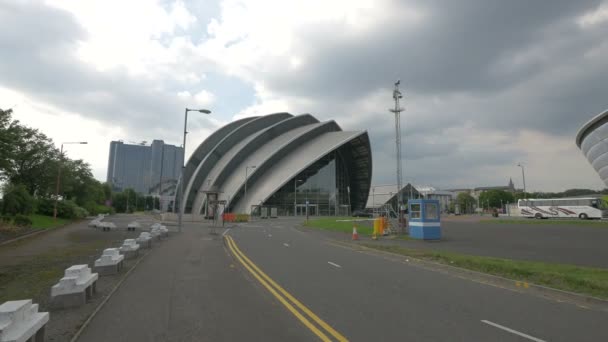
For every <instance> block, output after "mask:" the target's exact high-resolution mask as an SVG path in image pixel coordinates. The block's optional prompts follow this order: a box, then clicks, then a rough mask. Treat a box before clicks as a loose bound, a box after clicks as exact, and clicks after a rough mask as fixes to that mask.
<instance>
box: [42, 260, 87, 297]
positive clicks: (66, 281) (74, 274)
mask: <svg viewBox="0 0 608 342" xmlns="http://www.w3.org/2000/svg"><path fill="white" fill-rule="evenodd" d="M98 278H99V275H98V274H97V273H92V272H91V268H90V267H89V266H88V265H74V266H72V267H70V268H68V269H66V270H65V276H64V277H63V278H61V279H60V280H59V283H57V284H55V285H53V287H51V297H55V296H59V295H65V294H72V293H80V292H84V291H85V290H86V288H87V287H89V286H91V285H92V284H93V283H94V282H95V281H97V279H98Z"/></svg>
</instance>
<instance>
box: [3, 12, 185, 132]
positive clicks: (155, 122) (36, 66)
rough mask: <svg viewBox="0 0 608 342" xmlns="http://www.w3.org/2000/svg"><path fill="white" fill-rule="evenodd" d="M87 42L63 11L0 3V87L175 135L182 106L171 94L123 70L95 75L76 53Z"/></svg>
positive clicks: (86, 114)
mask: <svg viewBox="0 0 608 342" xmlns="http://www.w3.org/2000/svg"><path fill="white" fill-rule="evenodd" d="M15 28H20V29H15ZM21 28H23V29H21ZM85 37H86V33H85V32H84V31H83V29H82V27H81V26H80V25H79V24H78V23H77V22H76V20H75V18H73V17H72V16H71V15H70V14H67V13H66V12H64V11H61V10H57V9H54V8H51V7H47V6H44V5H41V4H39V3H35V2H20V3H16V4H7V3H2V4H0V46H1V47H2V63H0V85H3V86H5V87H8V88H11V89H15V90H19V91H22V92H24V93H26V94H28V96H32V97H33V98H34V99H36V100H42V101H45V102H47V103H50V104H52V105H54V106H56V107H58V108H62V109H68V110H69V111H71V112H74V113H77V114H80V115H82V116H84V117H89V118H92V119H96V120H100V121H104V122H105V123H109V124H112V125H119V126H122V127H124V128H127V129H129V130H131V131H132V132H135V131H137V132H146V133H147V135H148V136H154V137H163V136H165V135H167V134H169V135H171V134H172V132H176V131H178V130H179V127H180V121H181V120H183V119H182V118H183V112H182V110H181V108H184V104H183V103H181V102H180V101H179V99H177V97H176V96H174V95H173V94H172V93H173V92H172V91H170V90H169V89H164V88H158V84H149V83H147V82H146V80H144V79H133V78H131V77H129V76H128V75H127V72H126V70H120V69H116V70H111V71H106V72H98V71H96V70H95V69H94V68H93V67H91V66H88V65H86V64H84V63H83V62H81V61H80V60H78V59H77V57H76V56H75V52H76V49H77V44H78V42H79V41H80V40H81V39H84V38H85ZM172 95H173V96H172ZM117 138H118V137H117Z"/></svg>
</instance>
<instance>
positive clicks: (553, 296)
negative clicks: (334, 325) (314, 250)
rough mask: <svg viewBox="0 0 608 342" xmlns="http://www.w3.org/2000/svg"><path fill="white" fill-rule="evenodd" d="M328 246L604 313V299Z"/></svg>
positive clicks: (350, 246)
mask: <svg viewBox="0 0 608 342" xmlns="http://www.w3.org/2000/svg"><path fill="white" fill-rule="evenodd" d="M328 243H330V244H333V245H334V246H338V247H342V248H348V249H351V250H353V251H356V252H360V253H366V254H372V255H376V256H380V257H384V258H386V259H388V260H392V261H396V262H402V263H406V264H408V265H412V266H416V267H421V268H425V269H429V270H432V271H437V272H442V273H446V274H450V275H452V276H456V277H459V278H462V279H467V280H471V281H475V282H478V283H482V284H486V285H490V286H495V287H499V288H502V289H506V290H510V291H514V292H519V293H526V294H530V295H535V296H539V297H543V298H546V299H550V300H553V301H557V302H567V303H570V304H574V305H577V306H578V307H581V308H585V309H594V310H599V311H604V312H608V300H605V299H602V298H598V297H593V296H590V295H585V294H579V293H575V292H570V291H565V290H560V289H555V288H552V287H547V286H543V285H538V284H534V283H529V282H525V281H521V280H515V279H509V278H505V277H501V276H497V275H492V274H488V273H482V272H478V271H473V270H469V269H466V268H462V267H457V266H452V265H447V264H442V263H438V262H434V261H429V260H423V259H418V258H413V257H410V256H406V255H402V254H397V253H391V252H387V251H382V250H378V249H374V248H370V247H366V246H362V245H359V244H356V243H350V242H344V241H337V240H328Z"/></svg>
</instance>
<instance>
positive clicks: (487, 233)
mask: <svg viewBox="0 0 608 342" xmlns="http://www.w3.org/2000/svg"><path fill="white" fill-rule="evenodd" d="M281 220H282V221H284V220H285V219H281ZM301 221H302V220H301V219H299V220H294V219H287V220H286V222H289V224H290V225H291V226H294V227H300V226H301ZM543 222H547V221H543ZM547 223H549V222H547ZM441 228H442V235H443V236H442V240H441V241H432V242H429V241H418V240H413V241H404V240H386V239H384V240H380V243H388V244H399V245H402V246H403V247H407V248H422V249H433V250H442V251H449V252H457V253H463V254H471V255H481V256H491V257H498V258H507V259H518V260H532V261H543V262H552V263H562V264H573V265H579V266H590V267H602V268H608V227H598V226H590V225H577V224H576V222H573V223H572V224H564V223H559V224H554V225H552V224H522V223H488V222H483V221H481V222H475V221H470V222H459V221H447V220H446V221H443V222H442V223H441ZM305 230H308V231H310V232H311V233H312V234H317V235H320V236H326V237H331V238H333V239H338V240H350V235H349V234H343V233H336V232H326V231H316V230H313V229H306V228H305Z"/></svg>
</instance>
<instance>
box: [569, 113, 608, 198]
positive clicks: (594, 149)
mask: <svg viewBox="0 0 608 342" xmlns="http://www.w3.org/2000/svg"><path fill="white" fill-rule="evenodd" d="M606 139H608V110H607V111H605V112H603V113H601V114H599V115H597V116H596V117H594V118H593V119H591V120H589V121H588V122H587V123H586V124H584V125H583V127H581V129H580V130H579V131H578V134H577V135H576V144H577V145H578V147H579V148H580V149H581V151H583V154H584V155H585V157H587V160H589V162H590V163H591V166H593V168H594V169H595V171H597V173H598V174H599V175H600V178H601V179H602V180H603V181H604V184H606V185H607V186H608V143H607V142H606Z"/></svg>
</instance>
